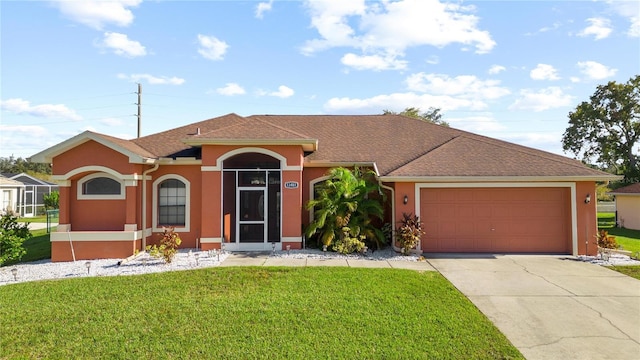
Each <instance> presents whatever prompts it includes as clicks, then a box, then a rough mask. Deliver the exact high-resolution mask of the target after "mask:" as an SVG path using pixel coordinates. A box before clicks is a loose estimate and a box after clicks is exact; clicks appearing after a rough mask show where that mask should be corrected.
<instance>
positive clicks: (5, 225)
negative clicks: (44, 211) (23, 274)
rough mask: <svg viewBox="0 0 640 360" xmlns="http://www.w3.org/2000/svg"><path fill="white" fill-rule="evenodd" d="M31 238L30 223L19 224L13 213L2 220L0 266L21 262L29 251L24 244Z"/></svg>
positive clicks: (0, 221)
mask: <svg viewBox="0 0 640 360" xmlns="http://www.w3.org/2000/svg"><path fill="white" fill-rule="evenodd" d="M30 238H31V233H30V232H29V223H25V224H19V223H18V217H17V216H15V215H14V214H12V213H8V214H5V215H2V218H0V266H2V265H3V264H4V263H6V262H8V261H15V260H20V259H21V258H22V256H24V254H26V253H27V250H25V248H24V247H23V246H22V244H23V243H24V242H25V241H26V240H28V239H30Z"/></svg>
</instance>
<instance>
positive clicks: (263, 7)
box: [256, 0, 273, 19]
mask: <svg viewBox="0 0 640 360" xmlns="http://www.w3.org/2000/svg"><path fill="white" fill-rule="evenodd" d="M272 6H273V0H269V2H261V3H258V5H257V6H256V17H257V18H258V19H262V18H263V17H264V13H265V12H267V11H271V7H272Z"/></svg>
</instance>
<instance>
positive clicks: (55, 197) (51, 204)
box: [42, 191, 60, 210]
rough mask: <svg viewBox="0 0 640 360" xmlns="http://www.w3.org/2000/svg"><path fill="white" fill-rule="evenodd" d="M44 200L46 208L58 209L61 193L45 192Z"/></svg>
mask: <svg viewBox="0 0 640 360" xmlns="http://www.w3.org/2000/svg"><path fill="white" fill-rule="evenodd" d="M42 201H43V202H44V207H45V209H47V210H48V209H58V208H59V207H60V193H59V192H57V191H52V192H51V193H50V194H44V195H43V197H42Z"/></svg>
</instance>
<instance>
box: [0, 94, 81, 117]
mask: <svg viewBox="0 0 640 360" xmlns="http://www.w3.org/2000/svg"><path fill="white" fill-rule="evenodd" d="M0 108H1V109H2V110H5V111H9V112H12V113H15V114H18V115H23V114H24V115H31V116H37V117H44V118H62V119H68V120H73V121H80V120H82V116H80V115H78V114H77V113H76V112H75V111H74V110H72V109H69V108H68V107H66V106H65V105H63V104H41V105H34V106H32V105H31V103H29V101H27V100H23V99H8V100H2V101H0Z"/></svg>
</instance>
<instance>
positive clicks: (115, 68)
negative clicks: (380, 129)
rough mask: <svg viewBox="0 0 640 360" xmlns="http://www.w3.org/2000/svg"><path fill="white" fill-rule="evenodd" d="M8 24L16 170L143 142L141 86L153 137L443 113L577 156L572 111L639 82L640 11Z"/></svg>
mask: <svg viewBox="0 0 640 360" xmlns="http://www.w3.org/2000/svg"><path fill="white" fill-rule="evenodd" d="M0 17H1V18H0V21H1V22H0V24H1V29H0V30H1V49H0V50H1V53H0V61H1V62H0V81H1V88H0V90H1V92H0V101H1V103H0V105H1V114H0V115H1V120H0V156H2V157H7V156H10V155H14V156H16V157H18V156H19V157H28V156H31V155H33V154H35V153H37V152H39V151H41V150H44V149H45V148H47V147H49V146H52V145H55V144H57V143H59V142H61V141H64V140H65V139H68V138H69V137H71V136H74V135H76V134H78V133H80V132H82V131H84V130H91V131H96V132H99V133H104V134H108V135H112V136H118V137H122V138H128V139H130V138H134V137H135V136H136V132H137V125H136V116H135V114H136V112H137V107H136V105H135V103H136V101H137V96H136V94H135V92H136V91H137V85H136V83H141V84H142V135H149V134H152V133H156V132H159V131H163V130H167V129H171V128H175V127H178V126H181V125H185V124H189V123H193V122H196V121H200V120H204V119H208V118H213V117H216V116H220V115H224V114H227V113H230V112H235V113H237V114H240V115H252V114H379V113H382V111H383V110H385V109H388V110H393V111H401V110H403V109H404V108H407V107H419V108H421V109H423V110H426V109H428V108H429V107H439V108H441V109H442V113H443V114H444V120H446V121H448V122H449V123H450V124H451V126H452V127H455V128H459V129H463V130H467V131H471V132H475V133H478V134H482V135H486V136H490V137H495V138H499V139H503V140H507V141H510V142H514V143H518V144H522V145H525V146H531V147H534V148H538V149H543V150H547V151H551V152H555V153H560V154H562V147H561V144H560V140H561V137H562V133H563V132H564V130H565V129H566V127H567V125H568V118H567V115H568V113H569V112H570V111H571V110H572V109H574V108H575V107H576V106H577V105H578V104H579V103H580V102H582V101H587V100H588V99H589V96H590V95H591V94H593V92H594V91H595V88H596V86H597V85H599V84H606V83H607V82H608V81H617V82H626V81H627V80H629V79H630V78H631V77H633V76H634V75H636V74H639V73H640V2H638V1H584V2H582V1H560V2H554V1H531V2H523V1H455V2H439V1H436V0H417V1H409V0H406V1H376V2H369V1H367V2H365V1H332V0H329V1H312V2H302V1H300V2H298V1H262V2H261V1H190V2H183V1H144V2H143V1H140V0H119V1H1V2H0ZM398 130H399V131H398V132H397V133H395V134H389V136H402V131H401V129H398ZM568 156H570V155H569V154H568Z"/></svg>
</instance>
